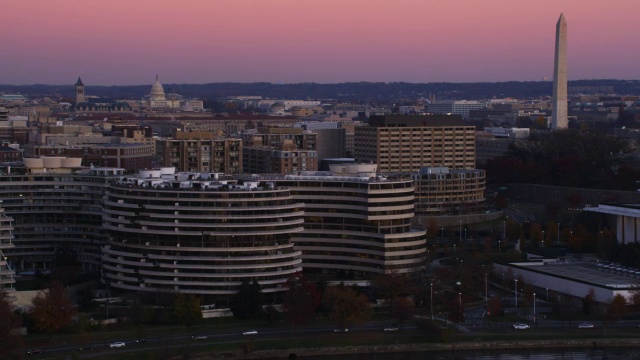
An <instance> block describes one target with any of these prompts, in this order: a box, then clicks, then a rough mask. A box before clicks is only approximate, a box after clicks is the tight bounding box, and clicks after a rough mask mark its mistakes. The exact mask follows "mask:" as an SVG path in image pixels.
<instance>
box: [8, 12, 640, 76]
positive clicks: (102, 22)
mask: <svg viewBox="0 0 640 360" xmlns="http://www.w3.org/2000/svg"><path fill="white" fill-rule="evenodd" d="M637 10H640V2H638V1H636V0H612V1H609V2H603V1H601V0H566V1H561V2H558V1H555V0H539V1H535V2H533V1H532V2H520V1H513V0H483V1H476V0H447V1H444V0H397V1H391V0H368V1H366V0H322V1H321V0H309V1H297V0H271V1H251V0H234V1H231V0H220V1H204V0H186V1H184V2H182V3H180V4H177V3H175V2H173V1H166V0H155V1H151V0H137V1H128V0H112V1H110V2H86V1H80V0H59V1H55V2H52V1H48V0H30V1H23V2H11V3H9V4H7V5H5V6H4V8H3V11H2V12H1V13H0V23H2V24H3V28H4V29H5V33H7V34H11V36H6V37H5V39H3V40H4V46H3V48H4V49H5V51H6V54H4V55H3V64H4V66H2V67H1V68H0V84H5V85H33V84H50V85H69V84H73V83H75V80H76V79H77V78H78V76H81V77H82V80H83V82H84V83H85V85H87V86H91V85H100V86H112V85H118V86H127V85H131V86H135V85H150V84H152V83H153V82H154V80H155V75H156V74H158V75H159V76H160V81H161V82H162V83H163V84H210V83H225V82H234V83H256V82H269V83H273V84H299V83H317V84H338V83H347V82H387V83H388V82H407V83H442V82H447V83H476V82H489V83H494V82H510V81H542V80H543V79H544V78H546V79H547V81H551V80H552V76H553V74H552V73H553V47H554V40H555V24H556V22H557V20H558V17H559V16H560V14H561V13H564V15H565V17H566V19H567V24H568V76H569V80H577V79H621V80H631V79H640V67H638V66H637V64H638V63H639V62H640V50H638V49H637V47H636V46H635V44H636V40H635V34H637V33H638V32H640V22H638V21H636V19H635V17H636V14H637V13H638V11H637Z"/></svg>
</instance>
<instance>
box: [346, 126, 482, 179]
mask: <svg viewBox="0 0 640 360" xmlns="http://www.w3.org/2000/svg"><path fill="white" fill-rule="evenodd" d="M475 146H476V144H475V127H474V126H467V125H465V124H464V122H463V121H462V119H461V118H460V117H459V116H447V115H380V116H371V117H370V118H369V126H358V127H356V128H355V158H356V160H357V161H358V162H361V163H375V164H378V166H379V172H381V173H413V172H419V171H420V169H421V168H423V167H425V166H444V167H449V168H454V169H474V168H475V151H476V150H475Z"/></svg>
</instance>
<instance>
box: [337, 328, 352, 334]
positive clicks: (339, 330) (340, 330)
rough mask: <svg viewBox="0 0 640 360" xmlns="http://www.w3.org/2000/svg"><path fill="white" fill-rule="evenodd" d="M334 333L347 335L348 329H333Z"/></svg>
mask: <svg viewBox="0 0 640 360" xmlns="http://www.w3.org/2000/svg"><path fill="white" fill-rule="evenodd" d="M333 332H334V333H348V332H349V329H347V328H344V329H333Z"/></svg>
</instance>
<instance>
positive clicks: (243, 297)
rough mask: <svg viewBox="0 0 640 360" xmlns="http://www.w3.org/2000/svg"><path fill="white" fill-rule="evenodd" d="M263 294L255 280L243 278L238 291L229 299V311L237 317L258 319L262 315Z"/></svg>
mask: <svg viewBox="0 0 640 360" xmlns="http://www.w3.org/2000/svg"><path fill="white" fill-rule="evenodd" d="M263 305H264V295H263V293H262V289H261V287H260V284H258V282H257V281H255V280H254V281H252V282H251V283H249V281H248V280H246V279H245V280H243V281H242V284H241V285H240V288H239V289H238V292H237V293H236V294H235V295H234V296H233V298H232V299H231V312H233V316H235V317H236V318H238V319H258V318H260V317H262V306H263Z"/></svg>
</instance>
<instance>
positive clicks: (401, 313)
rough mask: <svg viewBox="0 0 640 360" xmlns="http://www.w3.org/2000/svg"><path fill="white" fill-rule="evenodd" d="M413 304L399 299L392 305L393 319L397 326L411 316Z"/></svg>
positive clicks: (407, 300)
mask: <svg viewBox="0 0 640 360" xmlns="http://www.w3.org/2000/svg"><path fill="white" fill-rule="evenodd" d="M413 310H414V304H413V301H411V300H409V299H408V298H399V299H396V301H395V302H394V303H393V309H392V312H393V317H394V318H395V319H396V322H397V323H398V325H402V324H404V323H405V322H406V321H407V320H409V319H411V317H412V316H413Z"/></svg>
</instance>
